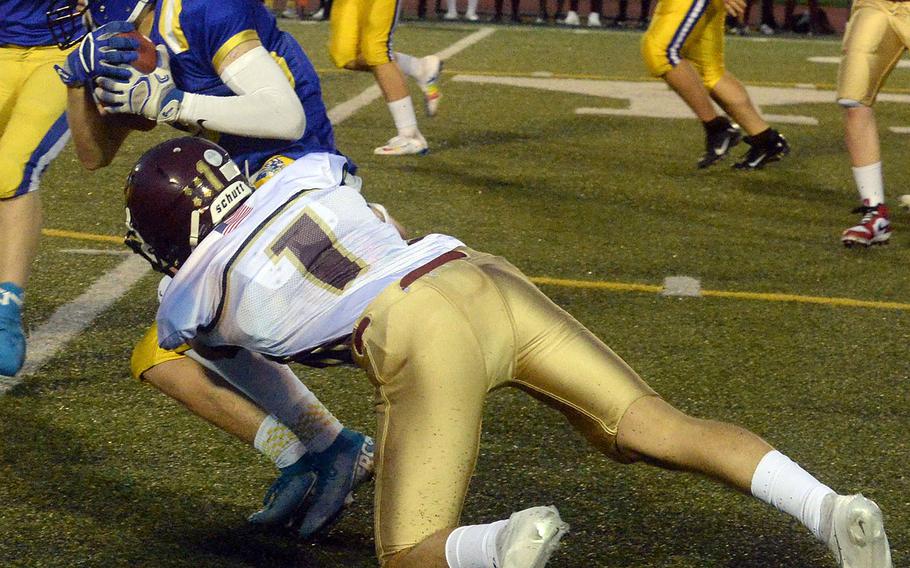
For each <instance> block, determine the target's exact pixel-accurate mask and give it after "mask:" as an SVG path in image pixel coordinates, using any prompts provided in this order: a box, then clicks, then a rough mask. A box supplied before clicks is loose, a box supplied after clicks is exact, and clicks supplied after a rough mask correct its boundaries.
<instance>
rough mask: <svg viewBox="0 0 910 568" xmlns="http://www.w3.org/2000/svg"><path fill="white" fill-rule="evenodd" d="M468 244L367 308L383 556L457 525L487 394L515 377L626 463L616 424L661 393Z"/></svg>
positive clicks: (363, 343)
mask: <svg viewBox="0 0 910 568" xmlns="http://www.w3.org/2000/svg"><path fill="white" fill-rule="evenodd" d="M459 250H463V251H464V252H465V253H466V254H467V255H468V256H467V258H465V259H461V260H454V261H451V262H448V263H446V264H443V265H442V266H440V267H438V268H436V269H435V270H433V271H432V272H430V273H429V274H427V275H425V276H423V277H421V278H419V279H417V280H416V281H414V282H413V284H411V285H410V286H408V287H407V289H405V290H402V288H401V286H400V285H399V284H398V283H396V284H393V285H391V286H389V287H388V288H386V289H385V290H383V292H382V293H381V294H380V295H379V296H378V297H377V298H376V299H375V300H374V301H373V302H372V303H371V304H370V305H369V306H368V307H367V309H366V310H365V311H364V313H363V315H362V316H361V319H360V320H359V321H358V324H357V327H356V332H355V334H354V340H353V352H354V359H355V361H356V362H357V364H358V365H359V366H361V367H362V368H364V369H365V370H366V371H367V373H368V374H369V376H370V379H371V380H372V382H373V383H374V386H375V387H376V399H375V407H376V415H377V421H378V425H377V430H376V448H377V454H376V494H375V495H376V497H375V499H376V503H375V506H376V508H375V515H376V516H375V522H376V535H375V537H376V549H377V554H378V555H379V557H380V560H381V561H385V560H387V559H388V557H389V556H390V555H392V554H394V553H396V552H399V551H401V550H403V549H405V548H409V547H412V546H414V545H416V544H417V543H419V542H420V541H422V540H423V539H424V538H426V537H427V536H429V535H431V534H433V533H434V532H436V531H438V530H440V529H445V528H454V527H456V526H457V525H458V522H459V517H460V514H461V508H462V504H463V502H464V497H465V493H466V491H467V487H468V482H469V480H470V478H471V475H472V473H473V471H474V464H475V461H476V459H477V450H478V442H479V439H480V431H481V416H482V414H483V404H484V398H485V397H486V395H487V393H488V392H490V391H491V390H493V389H495V388H498V387H502V386H516V387H519V388H522V389H523V390H526V391H527V392H529V393H530V394H531V395H533V396H534V397H535V398H537V399H539V400H541V401H543V402H544V403H545V404H547V405H549V406H551V407H553V408H556V409H558V410H560V411H561V412H562V413H563V414H564V415H565V416H566V417H567V418H568V419H569V421H570V422H571V423H572V424H573V425H574V426H575V427H576V428H577V429H578V430H580V431H581V432H583V433H584V434H585V435H586V436H587V438H588V439H589V440H590V441H591V443H592V444H594V445H595V446H596V447H597V448H598V449H600V450H602V451H603V452H604V453H606V454H608V455H610V456H611V457H613V458H614V459H617V460H622V461H626V460H624V458H623V456H622V455H621V454H620V453H619V452H618V450H617V447H616V431H617V426H618V424H619V421H620V419H622V417H623V415H624V413H625V412H626V410H627V409H628V408H629V406H630V405H631V404H632V403H633V402H634V401H636V400H638V399H639V398H640V397H643V396H648V395H654V394H655V393H654V391H653V390H651V388H650V387H648V385H647V384H645V382H644V381H643V380H642V379H641V378H639V377H638V375H637V374H635V372H634V371H633V370H632V369H631V368H630V367H629V366H628V365H626V363H625V362H623V360H622V359H620V358H619V357H618V356H617V355H616V354H615V353H613V352H612V351H611V350H610V349H609V348H608V347H607V346H606V345H604V344H603V343H602V342H601V341H600V340H599V339H597V338H596V337H595V336H594V335H593V334H592V333H591V332H590V331H588V330H587V329H585V328H584V326H582V325H581V324H580V323H578V322H577V321H576V320H575V319H573V318H572V317H571V316H570V315H569V314H568V313H566V312H565V311H563V310H562V309H560V308H559V307H558V306H557V305H556V304H554V303H553V302H552V301H550V300H549V299H548V298H547V297H546V296H545V295H544V294H543V293H542V292H541V291H540V290H538V289H537V288H536V287H535V286H534V285H533V284H532V283H531V282H530V281H529V280H528V279H527V277H525V276H524V275H523V274H522V273H521V272H520V271H519V270H518V269H516V268H515V267H514V266H512V265H511V264H509V263H508V262H506V261H505V260H504V259H502V258H499V257H496V256H492V255H489V254H484V253H478V252H475V251H471V250H467V249H459Z"/></svg>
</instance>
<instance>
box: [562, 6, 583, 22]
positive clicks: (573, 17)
mask: <svg viewBox="0 0 910 568" xmlns="http://www.w3.org/2000/svg"><path fill="white" fill-rule="evenodd" d="M560 23H561V24H563V25H565V26H580V25H581V19H580V18H579V17H578V12H574V11H572V10H569V11H568V12H566V17H565V19H564V20H563V21H562V22H560Z"/></svg>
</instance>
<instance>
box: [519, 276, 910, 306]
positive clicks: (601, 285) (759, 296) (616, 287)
mask: <svg viewBox="0 0 910 568" xmlns="http://www.w3.org/2000/svg"><path fill="white" fill-rule="evenodd" d="M531 281H532V282H534V283H535V284H541V285H544V286H562V287H565V288H585V289H589V290H611V291H614V292H648V293H660V292H662V291H663V286H654V285H652V284H633V283H628V282H603V281H597V280H563V279H561V278H549V277H546V276H534V277H532V278H531ZM701 295H702V296H708V297H713V298H732V299H736V300H757V301H762V302H795V303H800V304H822V305H826V306H843V307H851V308H874V309H879V310H903V311H910V304H907V303H903V302H879V301H875V300H854V299H853V298H832V297H827V296H801V295H798V294H777V293H770V292H767V293H766V292H733V291H729V290H702V291H701Z"/></svg>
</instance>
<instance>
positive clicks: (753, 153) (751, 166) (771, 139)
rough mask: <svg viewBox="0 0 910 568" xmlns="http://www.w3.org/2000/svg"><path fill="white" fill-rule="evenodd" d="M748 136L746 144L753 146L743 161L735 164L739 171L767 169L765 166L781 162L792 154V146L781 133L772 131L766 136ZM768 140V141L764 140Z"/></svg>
mask: <svg viewBox="0 0 910 568" xmlns="http://www.w3.org/2000/svg"><path fill="white" fill-rule="evenodd" d="M763 134H765V133H762V134H759V135H758V136H747V137H746V144H749V146H751V147H750V148H749V151H748V152H746V155H745V156H743V159H742V160H740V161H738V162H736V163H735V164H733V167H734V168H735V169H737V170H757V169H760V168H763V167H765V164H770V163H771V162H777V161H780V160H781V159H782V158H783V157H784V156H786V155H787V154H789V153H790V144H788V143H787V139H786V138H784V137H783V136H781V134H780V132H778V131H776V130H771V131H770V132H768V133H767V135H766V136H763ZM762 138H767V140H762Z"/></svg>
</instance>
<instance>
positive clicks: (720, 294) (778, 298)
mask: <svg viewBox="0 0 910 568" xmlns="http://www.w3.org/2000/svg"><path fill="white" fill-rule="evenodd" d="M42 233H43V234H44V235H45V236H48V237H59V238H64V239H77V240H83V241H96V242H103V243H116V244H122V243H123V237H114V236H111V235H98V234H95V233H80V232H77V231H61V230H58V229H44V230H43V231H42ZM531 281H532V282H534V283H535V284H540V285H543V286H560V287H563V288H583V289H588V290H609V291H612V292H645V293H649V294H659V293H660V292H661V291H663V289H664V288H663V286H656V285H654V284H636V283H634V282H607V281H602V280H568V279H565V278H550V277H548V276H534V277H532V278H531ZM701 295H702V296H707V297H713V298H731V299H735V300H756V301H762V302H795V303H800V304H821V305H826V306H843V307H851V308H873V309H879V310H903V311H910V304H907V303H902V302H879V301H875V300H854V299H853V298H831V297H827V296H801V295H798V294H776V293H766V292H733V291H730V290H702V291H701Z"/></svg>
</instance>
